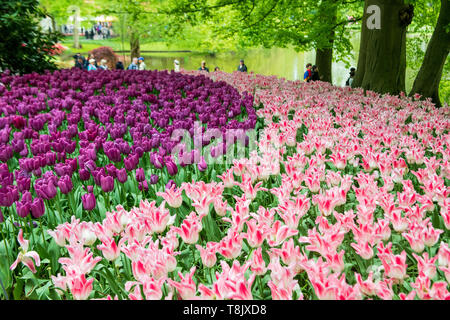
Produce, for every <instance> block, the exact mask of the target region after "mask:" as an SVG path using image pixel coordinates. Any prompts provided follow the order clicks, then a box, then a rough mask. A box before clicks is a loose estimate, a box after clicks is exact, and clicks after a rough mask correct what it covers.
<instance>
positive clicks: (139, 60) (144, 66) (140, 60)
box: [138, 57, 147, 70]
mask: <svg viewBox="0 0 450 320" xmlns="http://www.w3.org/2000/svg"><path fill="white" fill-rule="evenodd" d="M138 63H139V70H145V69H147V66H146V65H145V62H144V58H143V57H140V58H139V59H138Z"/></svg>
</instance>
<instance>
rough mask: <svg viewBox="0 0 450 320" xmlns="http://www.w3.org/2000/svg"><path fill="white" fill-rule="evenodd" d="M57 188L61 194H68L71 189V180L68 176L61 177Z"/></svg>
mask: <svg viewBox="0 0 450 320" xmlns="http://www.w3.org/2000/svg"><path fill="white" fill-rule="evenodd" d="M58 187H59V190H61V193H62V194H68V193H69V192H70V191H72V189H73V184H72V179H70V177H69V176H68V175H65V176H63V177H62V178H61V179H59V181H58Z"/></svg>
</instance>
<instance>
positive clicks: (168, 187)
mask: <svg viewBox="0 0 450 320" xmlns="http://www.w3.org/2000/svg"><path fill="white" fill-rule="evenodd" d="M172 186H175V187H176V186H177V184H176V183H175V181H173V180H169V182H167V184H166V190H167V189H170V188H171V187H172Z"/></svg>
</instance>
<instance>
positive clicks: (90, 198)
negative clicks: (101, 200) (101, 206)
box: [81, 193, 96, 211]
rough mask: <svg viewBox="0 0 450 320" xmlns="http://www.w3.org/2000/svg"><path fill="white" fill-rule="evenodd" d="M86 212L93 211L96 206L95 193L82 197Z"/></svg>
mask: <svg viewBox="0 0 450 320" xmlns="http://www.w3.org/2000/svg"><path fill="white" fill-rule="evenodd" d="M81 202H82V203H83V208H84V210H87V211H92V210H94V208H95V206H96V200H95V196H94V194H93V193H86V194H84V195H82V196H81Z"/></svg>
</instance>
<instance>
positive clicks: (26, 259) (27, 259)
mask: <svg viewBox="0 0 450 320" xmlns="http://www.w3.org/2000/svg"><path fill="white" fill-rule="evenodd" d="M17 240H18V241H19V244H20V249H19V255H18V256H17V259H16V260H15V261H14V262H13V264H12V265H11V267H10V270H14V269H15V268H16V267H17V265H18V264H19V262H22V263H23V264H24V265H26V266H27V267H28V268H29V269H30V270H31V272H33V273H36V267H39V266H40V263H41V259H40V258H39V254H38V253H37V252H36V251H28V245H29V240H25V239H24V238H23V230H22V229H20V230H19V235H18V236H17ZM35 265H36V267H35Z"/></svg>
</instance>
